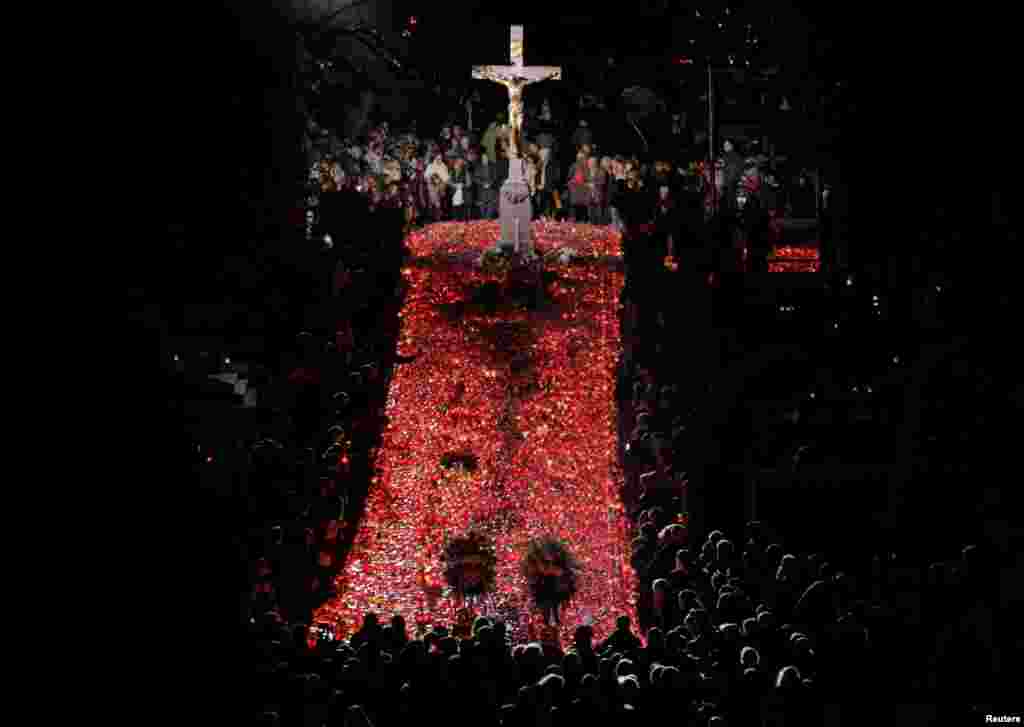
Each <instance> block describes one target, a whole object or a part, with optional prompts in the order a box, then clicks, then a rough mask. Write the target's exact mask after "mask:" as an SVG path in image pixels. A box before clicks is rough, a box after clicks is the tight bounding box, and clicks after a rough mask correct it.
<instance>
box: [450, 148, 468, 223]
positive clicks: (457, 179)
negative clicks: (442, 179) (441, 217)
mask: <svg viewBox="0 0 1024 727" xmlns="http://www.w3.org/2000/svg"><path fill="white" fill-rule="evenodd" d="M448 204H449V208H450V209H451V211H452V218H453V219H456V220H461V221H463V222H465V221H468V220H469V219H471V215H470V210H471V209H472V208H473V204H474V199H473V177H472V175H471V174H470V172H469V169H468V168H467V167H466V160H465V159H463V158H462V157H461V156H457V157H455V161H454V167H453V169H452V171H451V176H450V178H449V182H448Z"/></svg>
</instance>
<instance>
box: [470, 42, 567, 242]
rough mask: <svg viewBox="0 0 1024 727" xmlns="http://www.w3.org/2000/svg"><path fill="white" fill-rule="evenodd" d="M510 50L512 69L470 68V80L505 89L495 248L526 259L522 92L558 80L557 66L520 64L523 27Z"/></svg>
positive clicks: (527, 211) (527, 193) (527, 218)
mask: <svg viewBox="0 0 1024 727" xmlns="http://www.w3.org/2000/svg"><path fill="white" fill-rule="evenodd" d="M510 37H511V40H510V50H511V55H512V65H511V66H473V78H475V79H477V80H485V81H494V82H495V83H500V84H501V85H503V86H504V87H505V88H507V89H508V121H509V131H510V133H509V151H508V156H509V164H508V179H506V180H505V183H504V184H503V185H502V186H501V196H500V203H499V207H500V209H501V239H500V240H499V241H498V248H499V249H500V248H503V247H505V248H508V247H511V248H512V249H513V250H515V251H516V252H517V253H520V254H522V255H525V256H532V255H533V246H532V245H531V244H530V218H531V217H532V207H531V205H530V188H529V184H528V183H527V180H526V162H525V161H524V160H523V159H522V158H521V156H522V132H523V89H524V88H525V87H526V86H528V85H529V84H531V83H538V82H540V81H549V80H556V81H557V80H561V78H562V69H561V68H559V67H557V66H524V65H523V26H522V25H513V26H512V30H511V36H510Z"/></svg>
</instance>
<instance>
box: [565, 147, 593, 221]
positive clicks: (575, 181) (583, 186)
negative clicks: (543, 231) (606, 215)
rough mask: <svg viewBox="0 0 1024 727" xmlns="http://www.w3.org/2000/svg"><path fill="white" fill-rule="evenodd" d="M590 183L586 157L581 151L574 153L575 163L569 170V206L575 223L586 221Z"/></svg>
mask: <svg viewBox="0 0 1024 727" xmlns="http://www.w3.org/2000/svg"><path fill="white" fill-rule="evenodd" d="M589 182H590V179H589V173H588V167H587V155H586V153H585V152H584V151H583V150H582V149H581V150H580V151H578V152H577V153H576V162H575V163H574V164H573V165H572V167H570V168H569V179H568V184H569V204H570V206H571V207H572V209H573V219H574V220H575V221H576V222H586V221H587V209H588V207H589V206H590V187H589V186H588V184H589Z"/></svg>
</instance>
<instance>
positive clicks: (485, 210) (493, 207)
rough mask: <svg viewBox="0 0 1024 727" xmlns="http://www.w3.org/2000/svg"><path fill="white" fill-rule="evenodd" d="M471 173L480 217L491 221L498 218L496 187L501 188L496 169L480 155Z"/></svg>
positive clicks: (488, 158) (488, 160) (486, 158)
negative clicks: (475, 188) (474, 182)
mask: <svg viewBox="0 0 1024 727" xmlns="http://www.w3.org/2000/svg"><path fill="white" fill-rule="evenodd" d="M472 173H473V179H474V180H476V187H477V190H476V191H477V205H478V206H479V208H480V217H481V218H482V219H485V220H493V219H494V218H495V217H497V216H498V187H500V186H501V182H499V181H498V179H497V169H496V168H495V165H494V164H493V162H492V161H491V159H490V157H488V156H487V154H482V155H481V156H480V161H479V163H478V164H475V165H474V166H473V171H472Z"/></svg>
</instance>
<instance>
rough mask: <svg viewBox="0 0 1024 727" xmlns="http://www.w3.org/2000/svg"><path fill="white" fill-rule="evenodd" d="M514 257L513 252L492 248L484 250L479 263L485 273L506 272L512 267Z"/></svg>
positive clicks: (496, 273)
mask: <svg viewBox="0 0 1024 727" xmlns="http://www.w3.org/2000/svg"><path fill="white" fill-rule="evenodd" d="M513 257H514V254H513V253H510V252H504V251H502V250H495V249H493V248H491V249H488V250H484V253H483V255H481V256H480V261H479V263H478V265H479V266H480V267H481V268H482V269H483V271H484V272H485V273H488V274H490V275H498V274H501V273H506V272H508V271H509V270H511V269H512V264H513V262H514V260H513Z"/></svg>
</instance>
